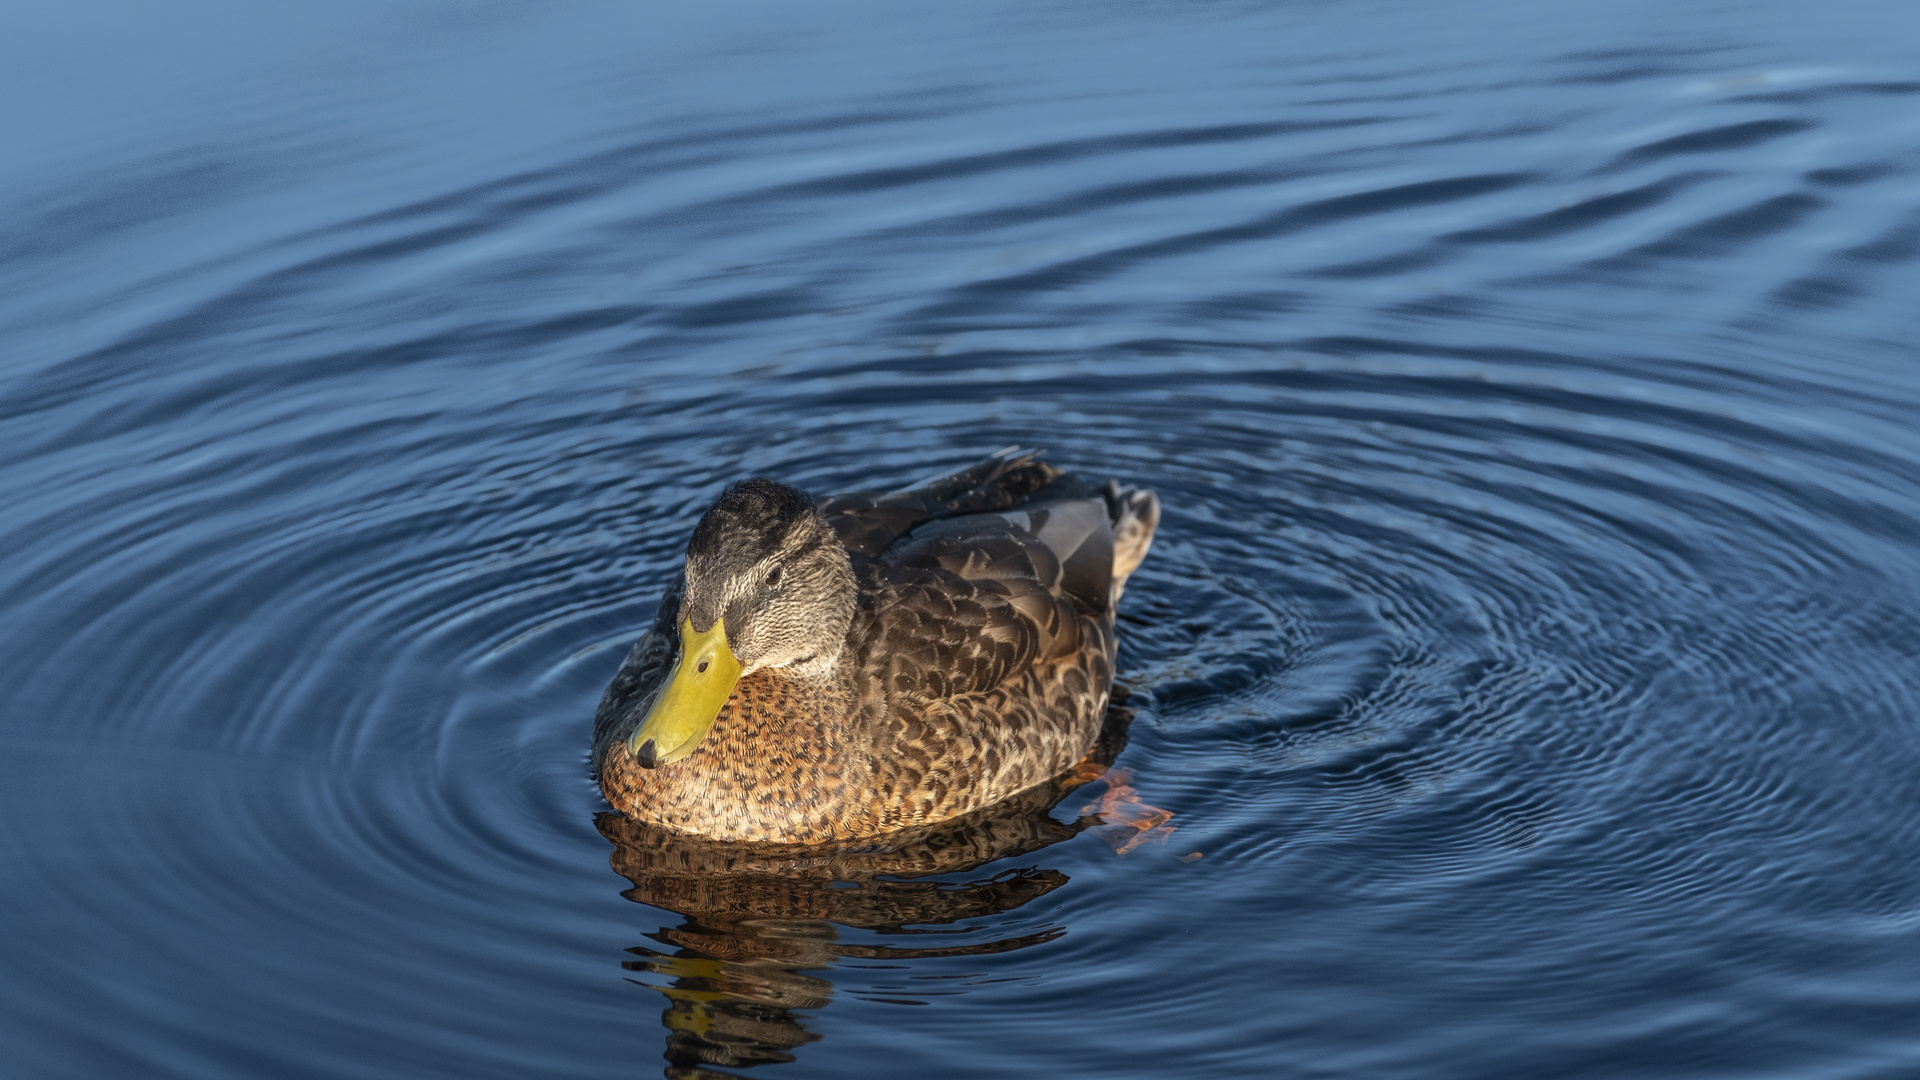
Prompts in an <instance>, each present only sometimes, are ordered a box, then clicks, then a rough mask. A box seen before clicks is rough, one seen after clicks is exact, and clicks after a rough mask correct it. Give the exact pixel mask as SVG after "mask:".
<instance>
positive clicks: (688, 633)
mask: <svg viewBox="0 0 1920 1080" xmlns="http://www.w3.org/2000/svg"><path fill="white" fill-rule="evenodd" d="M741 670H742V668H741V666H740V661H738V660H735V659H734V658H733V650H732V649H730V648H728V647H727V622H726V620H725V619H715V620H714V622H713V627H712V629H709V630H708V631H707V632H706V633H704V634H703V633H700V632H698V631H696V630H694V628H693V620H692V619H688V620H686V621H685V622H683V623H681V624H680V659H679V660H677V661H675V662H674V665H673V671H672V672H670V673H669V674H668V675H667V683H666V685H665V686H662V687H661V688H660V693H659V695H658V696H657V697H655V698H654V699H653V708H651V709H648V710H647V718H646V719H645V720H642V721H640V727H639V729H638V730H637V731H635V732H634V733H633V738H631V739H628V740H627V750H628V751H629V752H631V753H632V754H633V756H634V758H635V759H636V760H638V761H639V762H640V764H641V765H643V766H645V767H646V768H649V769H651V768H654V767H655V766H658V765H665V764H668V763H669V762H674V761H679V760H680V759H681V758H683V757H686V756H687V755H688V754H691V753H693V749H694V747H696V746H699V745H700V740H701V739H704V738H706V737H707V729H709V728H711V727H713V722H714V721H715V720H717V719H719V717H720V708H721V706H723V705H725V704H726V703H727V696H728V695H729V694H732V693H733V686H734V684H735V683H737V682H739V681H740V672H741Z"/></svg>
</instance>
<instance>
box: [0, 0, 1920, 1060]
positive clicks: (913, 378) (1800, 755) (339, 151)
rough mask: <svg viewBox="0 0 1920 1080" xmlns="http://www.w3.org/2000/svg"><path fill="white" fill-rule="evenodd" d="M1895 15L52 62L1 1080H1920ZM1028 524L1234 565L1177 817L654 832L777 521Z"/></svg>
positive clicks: (349, 10) (33, 263)
mask: <svg viewBox="0 0 1920 1080" xmlns="http://www.w3.org/2000/svg"><path fill="white" fill-rule="evenodd" d="M475 10H476V11H477V9H475ZM1895 12H1896V9H1895V8H1894V7H1893V6H1891V5H1885V4H1878V5H1876V4H1871V3H1860V4H1855V5H1853V6H1848V5H1846V4H1840V5H1821V7H1820V10H1819V11H1818V12H1811V11H1801V10H1800V9H1799V8H1796V7H1795V6H1793V5H1787V4H1773V3H1755V4H1750V5H1744V6H1741V5H1735V6H1731V7H1717V8H1713V9H1712V10H1711V11H1708V10H1707V9H1701V10H1700V11H1698V12H1695V11H1692V10H1691V9H1689V10H1685V11H1674V10H1669V9H1668V8H1667V7H1664V6H1652V5H1641V4H1632V3H1625V2H1624V0H1623V2H1618V3H1604V4H1600V5H1598V6H1597V7H1596V6H1593V5H1589V6H1588V7H1587V8H1583V9H1582V10H1581V11H1579V12H1573V11H1564V12H1556V13H1553V14H1552V15H1551V16H1549V15H1547V14H1544V13H1542V12H1540V11H1536V10H1534V9H1507V8H1504V7H1502V6H1500V5H1497V4H1492V3H1486V2H1478V3H1452V4H1442V5H1439V6H1429V7H1426V8H1422V9H1421V10H1419V11H1417V12H1416V11H1409V10H1406V9H1405V7H1404V5H1384V4H1336V5H1309V6H1305V7H1300V6H1295V7H1288V8H1281V9H1271V10H1270V9H1269V8H1267V7H1260V6H1245V5H1228V6H1224V7H1216V8H1208V9H1205V10H1201V9H1193V8H1179V9H1173V8H1167V9H1164V10H1163V9H1161V8H1157V7H1153V6H1146V7H1136V8H1130V9H1124V10H1122V9H1114V8H1111V7H1108V8H1101V9H1097V10H1096V9H1090V8H1078V7H1073V6H1070V5H1055V6H1050V7H1043V8H1041V9H1033V8H1030V7H1027V8H1013V7H1007V8H1001V9H994V10H991V11H989V10H986V9H979V8H972V9H967V10H964V11H952V12H934V11H922V12H917V13H915V14H914V16H913V17H912V19H907V18H906V17H905V16H903V15H901V14H900V13H898V12H893V11H883V10H882V9H881V8H878V7H875V8H866V7H862V6H859V5H852V4H849V5H845V6H829V7H826V8H821V7H818V6H811V7H808V8H806V9H800V8H791V7H775V6H765V7H754V8H740V9H737V10H736V9H728V11H727V12H725V13H723V12H721V11H720V10H719V9H714V10H712V11H702V12H699V13H683V14H674V15H671V16H669V15H666V14H663V13H658V12H656V13H653V14H646V13H643V12H639V11H635V10H630V9H627V8H623V7H619V6H617V5H604V4H588V5H585V6H580V7H576V8H570V9H567V10H566V11H559V10H549V9H541V10H539V11H537V12H536V11H534V10H533V9H528V10H526V11H513V12H509V11H507V10H506V9H502V10H500V11H497V12H493V13H491V14H489V15H486V16H485V18H482V17H481V16H480V15H478V14H475V13H473V12H472V11H466V10H463V12H462V13H460V14H458V15H457V16H456V15H454V14H451V13H441V14H433V13H429V12H427V11H425V10H424V9H422V10H420V11H416V12H412V13H410V14H405V15H402V14H398V13H396V10H395V9H388V8H377V9H376V8H373V7H369V8H367V9H365V10H362V9H359V8H355V7H353V6H351V5H348V6H341V7H337V8H330V9H327V10H326V11H324V12H323V11H322V10H321V9H318V8H316V9H315V10H314V11H311V12H308V13H306V14H304V15H293V14H282V15H277V16H270V15H267V14H263V13H260V12H248V13H238V12H228V11H224V10H222V11H215V10H213V9H212V8H211V7H208V8H206V9H205V10H204V11H202V12H201V14H202V15H204V16H205V17H206V18H207V20H209V21H208V25H209V26H211V25H214V24H218V25H221V26H223V27H227V28H228V29H227V30H222V31H221V33H226V32H229V31H230V32H232V33H234V34H236V35H242V36H244V38H245V40H244V41H241V40H239V39H238V38H236V39H234V40H231V41H229V40H227V39H225V38H223V37H221V36H220V34H219V33H213V32H206V33H201V32H199V31H194V32H191V33H190V32H188V30H187V29H184V28H183V27H182V26H179V25H175V24H174V23H172V22H169V23H167V24H166V25H161V24H159V23H158V22H155V23H153V24H151V25H148V24H142V23H140V22H139V21H138V20H139V19H142V18H150V19H158V18H160V16H157V15H156V16H147V15H138V16H136V15H132V14H126V13H123V14H122V15H121V16H117V17H116V19H115V20H112V21H111V22H112V26H111V28H110V29H102V27H101V26H100V25H94V24H92V23H88V22H87V21H86V20H85V19H84V18H82V17H79V16H73V17H69V16H61V15H47V16H45V18H44V21H43V23H42V24H40V25H38V26H37V27H34V28H29V30H30V31H31V35H30V36H32V38H33V40H34V41H36V42H38V43H39V44H40V45H41V46H44V48H43V49H42V50H41V52H39V53H36V54H34V55H35V56H40V57H42V59H39V60H34V61H33V64H28V63H26V62H25V61H24V60H23V61H22V63H21V64H17V65H0V70H5V71H7V72H9V73H8V74H4V75H0V79H7V80H13V82H10V83H7V84H6V85H8V86H9V87H13V86H14V85H15V84H19V85H21V86H30V87H31V88H32V89H33V90H34V94H33V95H32V96H31V100H32V101H33V102H34V103H35V104H34V105H33V110H34V112H33V114H32V115H31V116H27V115H26V114H25V113H23V112H22V110H24V109H26V108H27V106H24V105H17V104H16V105H10V106H5V107H4V109H5V112H4V116H5V118H6V119H7V120H8V122H9V123H14V121H16V120H17V121H18V123H17V124H15V125H14V126H15V128H17V132H18V137H19V139H20V140H21V143H20V145H23V146H26V147H27V148H28V149H30V150H31V151H32V153H31V154H30V155H29V156H30V158H31V162H32V164H31V166H30V167H25V168H23V169H22V170H21V171H20V172H19V174H18V175H17V176H16V178H15V179H13V180H10V181H8V182H7V184H6V186H5V187H4V188H0V199H4V200H5V205H6V206H7V207H8V213H7V214H5V215H4V216H3V220H4V222H5V224H4V225H3V226H0V251H4V255H3V256H0V295H4V296H5V297H6V298H7V299H6V301H5V302H4V304H3V305H0V343H4V348H3V349H0V355H4V356H5V362H4V366H3V367H0V432H4V434H5V436H6V438H5V440H4V442H3V443H0V493H4V496H5V502H6V506H7V513H6V514H5V515H4V517H0V552H5V557H4V558H0V605H4V610H5V611H6V612H7V615H8V618H7V620H6V621H5V623H4V625H3V626H0V670H3V671H5V672H7V673H8V675H9V676H10V677H9V678H7V679H5V680H0V708H3V709H4V713H5V715H6V716H7V717H8V723H7V725H6V727H5V730H4V735H0V740H3V741H0V745H3V746H4V749H5V755H4V756H5V758H6V760H7V762H8V764H7V765H6V766H5V767H4V780H3V781H0V812H3V813H4V816H5V820H6V821H7V822H8V823H9V824H8V828H7V830H6V832H5V838H4V845H5V846H4V848H0V861H4V864H5V865H6V867H7V868H8V870H7V873H6V874H5V875H4V876H0V900H4V905H5V909H6V911H7V912H8V917H7V918H6V919H4V920H0V943H4V947H5V949H6V955H7V957H8V959H9V961H10V962H9V963H8V964H7V965H6V968H5V970H6V974H5V975H4V976H0V1001H4V1003H5V1005H6V1008H5V1009H0V1015H4V1016H5V1019H3V1020H0V1046H4V1047H5V1049H4V1050H0V1072H5V1073H6V1074H7V1075H9V1076H11V1075H20V1076H35V1077H38V1076H47V1077H64V1076H106V1075H113V1076H146V1075H152V1076H192V1077H197V1078H219V1077H243V1076H244V1077H254V1076H269V1075H270V1076H287V1077H296V1076H314V1077H322V1076H326V1077H332V1076H356V1077H372V1076H393V1077H419V1076H441V1075H445V1076H463V1077H476V1076H502V1077H505V1076H514V1077H523V1076H605V1075H612V1074H625V1073H630V1072H634V1071H638V1072H640V1073H647V1072H650V1071H651V1070H653V1069H654V1068H657V1067H660V1065H661V1062H662V1054H663V1052H664V1054H665V1059H664V1060H665V1065H666V1067H667V1068H668V1069H669V1070H671V1071H670V1075H673V1076H676V1077H703V1076H704V1077H710V1076H717V1075H739V1074H741V1072H742V1070H750V1071H751V1075H757V1076H778V1075H795V1076H816V1075H818V1076H848V1075H872V1076H891V1075H914V1074H922V1075H940V1076H981V1077H986V1076H994V1077H1001V1076H1008V1075H1015V1076H1024V1075H1051V1076H1060V1075H1073V1076H1099V1077H1113V1076H1176V1075H1177V1076H1190V1077H1212V1076H1220V1077H1226V1076H1246V1075H1292V1074H1295V1073H1314V1074H1329V1075H1331V1074H1338V1075H1364V1076H1368V1077H1420V1078H1423V1080H1427V1078H1433V1077H1452V1076H1459V1077H1473V1078H1484V1077H1492V1076H1529V1077H1531V1076H1557V1077H1572V1076H1593V1077H1609V1078H1611V1077H1620V1076H1664V1075H1681V1074H1684V1075H1688V1076H1701V1075H1724V1076H1728V1077H1735V1076H1737V1077H1742V1078H1748V1077H1763V1076H1774V1075H1795V1076H1798V1075H1814V1074H1817V1075H1822V1076H1827V1075H1834V1076H1861V1077H1869V1076H1894V1075H1903V1074H1904V1072H1905V1071H1908V1070H1910V1069H1911V1068H1912V1065H1913V1062H1914V1061H1916V1060H1920V1041H1916V1039H1915V1036H1914V1035H1913V1032H1912V1025H1911V1016H1912V1013H1913V1010H1914V1008H1915V1007H1916V1005H1920V862H1916V860H1914V859H1913V858H1912V857H1911V855H1910V853H1911V852H1913V851H1914V850H1917V849H1920V799H1917V798H1916V797H1915V793H1914V785H1913V781H1912V777H1914V776H1915V775H1920V737H1916V735H1920V732H1916V727H1915V725H1916V721H1915V717H1916V716H1920V677H1916V672H1917V671H1920V434H1917V433H1916V432H1920V427H1917V426H1916V425H1915V424H1914V422H1913V417H1914V416H1915V415H1916V408H1917V407H1920V383H1917V382H1916V380H1915V377H1914V375H1913V345H1912V343H1913V342H1914V341H1915V340H1920V314H1917V312H1920V308H1916V307H1915V305H1914V304H1913V303H1912V296H1913V294H1914V285H1915V275H1916V267H1920V198H1916V195H1915V187H1914V183H1913V178H1914V176H1915V174H1916V170H1917V169H1920V121H1917V120H1916V119H1915V117H1917V116H1920V111H1916V108H1915V106H1916V103H1920V58H1916V57H1915V56H1914V55H1912V52H1911V50H1910V49H1907V46H1906V45H1904V44H1902V43H1901V42H1900V41H1898V40H1895V37H1896V36H1895V35H1889V34H1887V33H1886V32H1885V28H1884V27H1885V23H1886V19H1887V18H1890V17H1892V14H1894V13H1895ZM1816 16H1817V17H1816ZM174 17H176V16H169V18H174ZM9 47H11V46H9ZM1902 49H1907V51H1906V52H1902V51H1900V50H1902ZM46 57H52V58H53V59H54V60H57V61H59V62H58V63H50V62H49V61H47V60H46V59H45V58H46ZM63 58H64V59H63ZM35 64H37V65H39V66H34V65H35ZM88 80H91V81H88ZM83 82H84V83H85V85H82V83H83ZM0 99H4V100H21V101H25V100H28V97H27V96H24V95H21V94H14V95H0ZM1012 443H1019V444H1023V445H1031V446H1039V447H1043V448H1045V449H1046V451H1047V453H1048V456H1049V458H1050V459H1051V460H1054V461H1057V462H1060V463H1062V464H1064V465H1067V466H1069V467H1072V468H1075V469H1077V470H1081V471H1084V472H1087V473H1090V474H1093V475H1096V476H1100V477H1105V476H1114V477H1118V478H1120V479H1122V480H1123V481H1126V482H1129V483H1134V484H1139V485H1143V486H1148V487H1151V488H1153V489H1155V490H1156V491H1157V492H1158V493H1159V495H1160V498H1161V500H1162V503H1163V505H1164V507H1165V520H1164V522H1163V525H1162V532H1161V535H1160V539H1159V541H1158V543H1157V544H1156V547H1155V550H1154V552H1153V555H1152V557H1151V558H1150V560H1149V561H1148V562H1147V564H1146V565H1145V567H1144V568H1143V570H1142V571H1141V572H1140V574H1139V575H1138V576H1137V577H1136V578H1135V579H1134V580H1133V581H1132V582H1131V583H1130V584H1129V586H1128V590H1127V595H1126V598H1125V602H1124V604H1123V614H1122V631H1121V640H1122V656H1121V661H1122V663H1121V666H1122V669H1123V670H1122V674H1121V679H1120V690H1119V691H1118V692H1117V693H1116V698H1117V699H1119V700H1122V701H1123V702H1124V706H1125V707H1124V708H1122V709H1119V710H1116V714H1115V716H1116V728H1115V729H1114V730H1115V732H1116V734H1115V735H1114V740H1115V741H1114V742H1113V743H1112V744H1111V748H1113V749H1114V750H1115V752H1117V753H1118V754H1119V756H1118V758H1117V767H1118V769H1119V770H1120V771H1118V772H1116V773H1113V774H1110V775H1109V776H1108V777H1107V778H1105V779H1104V780H1103V781H1101V782H1099V783H1097V784H1095V785H1093V786H1089V787H1085V788H1073V789H1071V790H1068V789H1067V788H1066V787H1063V788H1062V789H1061V790H1059V791H1053V790H1049V791H1047V792H1045V793H1043V794H1044V796H1045V797H1044V798H1042V797H1040V796H1039V795H1036V796H1034V798H1033V799H1032V800H1031V805H1028V804H1026V803H1023V804H1022V805H1020V806H1018V807H1014V808H1010V809H1007V810H1006V812H1005V813H1004V814H1003V815H1002V816H999V817H993V816H989V817H988V818H987V819H985V820H982V821H979V822H968V823H965V828H964V829H961V828H958V827H956V831H952V832H941V833H937V834H935V835H932V836H927V837H916V838H913V839H912V841H911V842H910V843H909V842H907V841H902V844H903V845H904V847H903V848H901V849H894V848H886V847H884V846H883V847H881V848H876V850H875V851H873V852H868V853H863V854H861V855H859V857H858V858H855V859H854V860H853V861H852V862H846V861H841V862H834V863H831V864H828V863H812V862H805V861H801V862H784V863H780V862H774V863H765V864H763V863H760V862H753V861H748V862H739V861H729V860H731V859H732V856H731V855H728V856H725V857H719V856H716V857H714V858H713V859H711V860H710V861H707V862H703V861H702V859H703V858H706V857H705V856H697V857H696V856H694V855H688V854H687V853H686V852H684V851H682V850H680V849H667V850H666V853H665V854H662V853H661V849H656V848H655V847H650V846H648V845H649V844H653V843H655V839H649V838H646V837H636V836H634V835H631V833H630V831H629V830H628V829H627V827H626V826H625V825H624V824H622V823H621V822H619V821H617V820H610V819H607V818H600V819H598V820H596V814H597V813H598V812H600V811H602V810H603V809H604V807H603V806H602V804H601V803H600V802H599V800H598V797H597V795H596V794H595V792H594V791H593V789H592V787H591V785H590V784H589V782H588V780H587V778H586V775H585V772H586V766H585V758H586V741H587V734H588V728H589V724H590V718H591V715H592V711H593V705H594V702H595V700H596V699H597V696H598V694H599V691H600V689H601V688H602V687H603V686H604V685H605V683H606V681H607V679H608V678H609V677H610V676H611V674H612V671H613V669H614V667H615V666H616V665H617V663H618V659H619V657H620V655H621V652H622V651H623V650H624V648H625V647H626V646H627V644H628V643H629V642H630V641H631V640H632V639H633V637H634V636H635V635H636V634H637V633H638V631H639V628H640V627H641V626H642V625H643V624H644V623H645V622H646V620H648V619H649V618H650V617H651V614H652V609H653V606H654V604H655V602H656V601H657V598H658V595H659V592H660V590H661V589H662V587H663V586H664V585H665V583H666V582H667V581H668V579H669V577H670V575H671V574H672V572H673V570H674V568H675V564H676V560H677V559H678V557H679V555H680V553H681V551H682V550H683V546H684V543H685V538H686V535H687V533H688V531H689V529H690V528H691V526H692V523H693V522H694V520H695V519H696V518H697V516H698V515H699V513H700V512H701V510H702V509H703V508H704V506H705V505H707V503H708V502H709V501H710V500H711V499H712V497H713V496H714V494H715V493H716V492H717V491H718V490H719V489H720V487H721V486H723V485H724V484H725V483H727V482H729V481H731V480H733V479H736V478H738V477H742V476H746V475H751V474H768V475H774V476H778V477H781V478H783V479H786V480H789V481H792V482H795V483H798V484H801V485H803V486H806V487H809V488H810V489H812V490H815V491H820V492H828V491H835V490H846V489H851V488H871V487H875V486H885V485H888V484H894V483H904V482H908V481H912V480H916V479H919V478H921V477H924V476H926V475H928V474H931V473H933V472H935V471H937V470H942V469H946V468H949V467H954V466H958V465H962V464H965V463H967V462H969V461H971V460H973V459H974V458H976V457H977V456H979V455H980V454H981V453H984V452H987V451H991V450H993V449H996V448H998V447H1001V446H1005V445H1008V444H1012ZM1128 717H1130V725H1129V724H1127V723H1125V722H1124V721H1125V720H1126V718H1128ZM1122 736H1124V743H1125V745H1124V750H1123V751H1122V750H1119V749H1118V747H1119V746H1120V742H1121V738H1122ZM1116 802H1117V803H1118V804H1119V805H1120V806H1121V807H1122V808H1125V807H1132V808H1134V811H1133V812H1135V813H1144V812H1145V809H1144V808H1159V809H1162V810H1166V811H1170V812H1171V813H1172V814H1173V818H1172V821H1171V823H1170V824H1171V825H1172V826H1173V827H1174V831H1173V832H1172V833H1171V835H1168V834H1167V833H1166V832H1165V831H1164V830H1163V831H1161V832H1157V833H1153V834H1151V836H1150V837H1149V840H1148V842H1146V843H1142V844H1139V845H1138V846H1135V847H1131V848H1129V849H1127V850H1126V852H1125V854H1118V853H1116V850H1115V849H1116V848H1124V847H1126V845H1125V844H1124V843H1122V842H1121V840H1122V836H1121V835H1117V834H1116V833H1115V831H1114V826H1113V825H1112V823H1111V822H1109V823H1108V824H1107V825H1106V826H1104V827H1102V826H1101V825H1100V824H1099V822H1098V821H1097V820H1096V818H1098V817H1100V816H1101V815H1108V816H1111V815H1112V814H1114V813H1115V810H1114V807H1115V805H1116ZM1101 807H1105V809H1100V808H1101ZM656 839H657V838H656ZM663 1025H664V1026H663Z"/></svg>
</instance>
